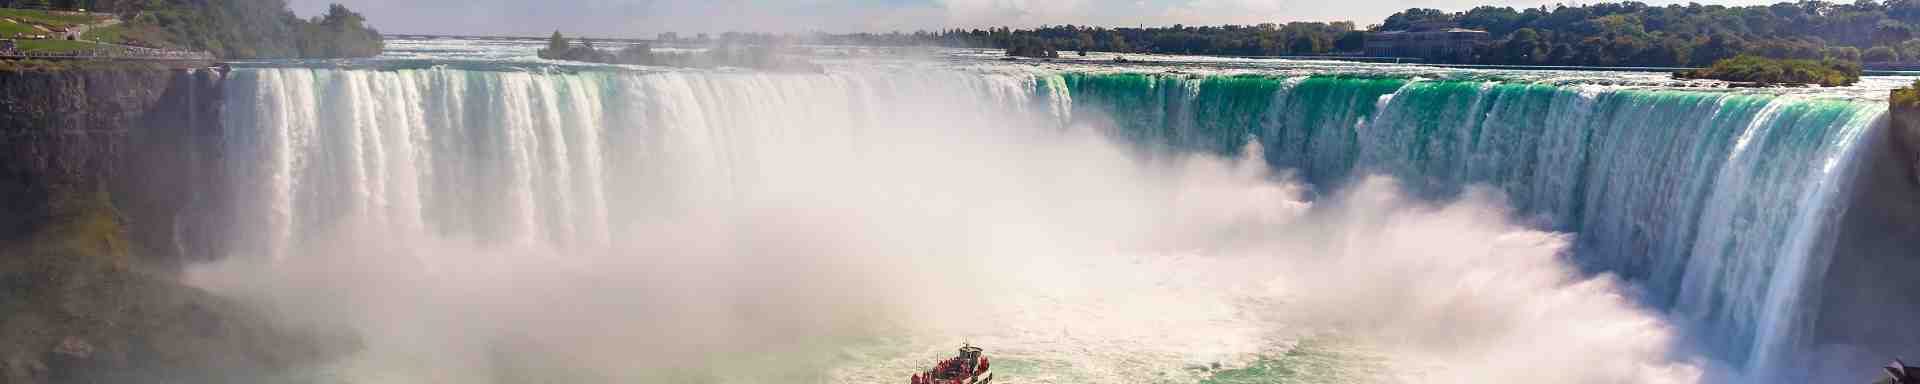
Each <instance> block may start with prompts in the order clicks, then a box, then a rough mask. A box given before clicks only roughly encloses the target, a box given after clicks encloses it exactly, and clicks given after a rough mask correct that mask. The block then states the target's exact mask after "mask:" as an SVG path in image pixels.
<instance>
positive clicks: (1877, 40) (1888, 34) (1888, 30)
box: [1873, 20, 1913, 46]
mask: <svg viewBox="0 0 1920 384" xmlns="http://www.w3.org/2000/svg"><path fill="white" fill-rule="evenodd" d="M1912 38H1913V28H1912V27H1909V26H1907V23H1902V22H1900V21H1899V20H1881V21H1880V24H1879V25H1877V26H1875V27H1874V28H1873V45H1875V46H1881V45H1896V44H1900V42H1903V41H1907V40H1908V39H1912Z"/></svg>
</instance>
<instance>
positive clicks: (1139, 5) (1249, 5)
mask: <svg viewBox="0 0 1920 384" xmlns="http://www.w3.org/2000/svg"><path fill="white" fill-rule="evenodd" d="M291 2H292V4H293V7H294V10H295V11H296V12H298V13H300V14H301V15H313V14H316V13H318V12H320V11H321V10H323V9H325V7H326V5H327V4H328V3H333V2H338V3H342V4H346V5H347V6H348V7H349V8H353V9H354V10H357V11H360V13H362V14H365V15H366V16H367V18H368V19H370V20H371V21H372V23H373V24H374V25H375V26H377V27H379V28H380V29H381V31H384V32H388V33H449V34H486V35H544V34H546V33H548V32H552V31H553V30H555V29H559V30H561V31H565V32H568V33H569V34H586V35H591V36H607V37H643V36H653V35H654V34H657V33H659V32H664V31H678V32H681V33H698V32H722V31H761V32H805V31H827V32H850V31H871V32H884V31H890V30H905V31H911V30H916V29H932V28H949V27H967V28H971V27H986V26H998V25H1007V26H1015V27H1025V26H1034V25H1040V24H1080V25H1105V26H1136V25H1172V24H1177V23H1184V24H1194V25H1197V24H1226V23H1233V24H1257V23H1262V22H1287V21H1345V20H1351V21H1355V22H1357V23H1359V24H1360V25H1363V26H1364V25H1367V24H1374V23H1379V22H1380V20H1382V19H1384V18H1386V16H1387V15H1389V14H1392V13H1393V12H1396V11H1399V10H1403V9H1407V8H1411V7H1426V8H1440V9H1445V10H1449V11H1453V10H1464V9H1467V8H1471V7H1474V6H1477V5H1483V4H1490V3H1491V4H1495V5H1504V6H1513V7H1535V6H1541V5H1547V4H1557V3H1563V2H1569V3H1570V2H1574V1H1570V0H291ZM1646 2H1647V3H1649V4H1668V3H1674V2H1676V1H1671V0H1666V1H1663V0H1648V1H1646ZM1699 2H1701V3H1705V4H1729V5H1746V4H1763V3H1770V2H1772V1H1768V0H1703V1H1699Z"/></svg>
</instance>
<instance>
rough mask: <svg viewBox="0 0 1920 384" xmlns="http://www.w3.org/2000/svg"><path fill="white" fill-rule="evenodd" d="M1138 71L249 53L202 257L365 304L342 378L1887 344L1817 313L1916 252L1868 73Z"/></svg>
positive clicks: (1294, 367) (1428, 360) (713, 378)
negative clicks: (1817, 81)
mask: <svg viewBox="0 0 1920 384" xmlns="http://www.w3.org/2000/svg"><path fill="white" fill-rule="evenodd" d="M1151 71H1156V69H1151V68H1127V67H1120V68H1118V70H1115V69H1114V68H1089V67H1073V66H1063V67H1028V66H1018V65H1013V64H998V63H992V62H981V63H964V64H954V65H899V64H893V63H882V64H874V63H859V62H855V63H842V64H836V65H834V66H830V67H829V69H828V70H827V71H826V72H825V73H760V72H747V71H692V70H665V71H653V70H646V71H642V70H631V69H613V68H590V69H579V68H559V67H553V66H546V65H499V66H474V65H435V66H418V65H397V66H390V67H378V66H375V67H371V68H363V69H344V68H316V67H302V66H259V67H244V66H243V67H242V68H239V69H236V70H235V71H233V72H232V73H231V74H230V75H229V76H228V78H227V79H226V83H225V88H226V96H225V97H226V98H225V102H226V107H225V117H224V119H225V121H224V122H223V125H224V126H225V131H226V137H225V138H224V140H225V145H226V150H227V151H229V152H230V153H229V154H228V156H226V157H225V159H227V160H226V161H227V162H228V164H227V166H228V167H229V169H228V172H229V173H230V174H232V175H234V176H233V179H234V182H233V185H232V186H231V188H233V189H234V191H235V192H234V193H233V195H234V196H239V198H238V200H236V201H234V202H233V203H232V204H233V205H234V206H235V208H234V209H233V211H234V212H237V214H236V217H234V218H233V227H234V229H233V230H231V231H230V232H231V234H230V236H229V237H230V242H231V243H232V245H231V246H230V247H229V248H230V250H229V253H231V254H232V255H231V256H229V257H228V258H227V259H226V260H225V261H223V262H220V263H216V264H214V265H208V266H204V267H202V268H199V269H198V270H196V271H195V272H194V275H195V276H196V278H197V279H198V280H197V281H199V284H202V285H203V286H207V287H210V289H213V290H215V291H217V292H229V293H234V294H235V295H237V296H241V297H244V298H246V300H250V301H253V302H259V303H265V304H266V305H271V306H275V307H276V308H281V310H280V312H282V313H287V314H290V315H291V316H292V317H295V318H302V319H310V320H312V321H317V322H331V323H339V324H344V325H346V326H348V327H350V328H352V329H355V330H356V331H357V332H358V333H359V334H360V340H361V341H360V343H361V345H362V348H363V349H364V352H362V353H360V357H357V358H353V359H349V361H345V362H341V363H339V364H336V365H335V366H333V367H329V368H327V372H326V373H324V375H326V376H327V377H343V378H347V380H348V381H356V382H357V381H392V380H399V381H435V380H455V381H470V382H519V381H524V379H527V378H534V377H537V378H543V379H553V380H559V381H570V382H628V381H636V380H637V381H655V382H767V381H804V382H876V381H885V380H904V379H903V377H905V375H910V374H911V373H912V372H915V371H916V370H917V369H920V368H923V367H918V366H919V365H922V364H921V363H923V362H924V361H931V360H930V359H932V358H935V357H936V356H939V355H941V354H948V353H950V351H948V350H949V349H951V347H952V346H953V345H957V344H959V343H960V342H962V341H966V342H972V343H974V344H977V345H983V346H985V347H986V348H988V349H987V351H988V352H987V353H988V354H989V355H990V356H992V357H993V359H994V360H993V362H994V366H995V368H997V369H996V370H995V371H996V373H998V374H1002V375H1007V376H1008V377H1009V378H1010V380H1011V378H1018V381H1022V382H1220V383H1228V382H1268V381H1288V382H1402V381H1442V382H1535V381H1560V382H1567V381H1571V382H1695V381H1702V380H1706V381H1715V380H1726V381H1738V380H1739V379H1740V378H1755V379H1756V380H1773V379H1775V378H1779V377H1801V378H1805V377H1808V376H1809V375H1826V374H1827V373H1817V374H1816V373H1810V372H1813V371H1814V370H1816V369H1819V368H1820V367H1817V365H1819V364H1820V363H1819V362H1817V361H1815V360H1816V357H1815V356H1816V355H1819V354H1821V353H1822V352H1823V351H1827V352H1831V351H1835V350H1839V349H1835V348H1840V349H1844V350H1847V351H1857V352H1861V356H1862V357H1863V358H1868V359H1869V360H1867V361H1848V362H1844V363H1842V365H1846V367H1848V368H1853V367H1854V366H1858V365H1861V364H1868V365H1867V366H1868V367H1871V366H1874V365H1877V364H1878V362H1879V361H1881V360H1884V358H1885V357H1887V356H1891V355H1885V354H1889V353H1895V352H1897V351H1912V350H1914V349H1913V348H1914V347H1912V346H1911V345H1886V344H1877V343H1878V342H1880V341H1886V340H1879V341H1874V340H1871V339H1872V336H1871V335H1866V336H1863V335H1861V334H1860V332H1851V331H1847V330H1846V329H1836V328H1835V327H1836V326H1835V324H1851V323H1859V322H1860V321H1859V320H1858V319H1859V318H1862V317H1871V316H1883V315H1887V314H1894V313H1910V312H1911V311H1910V310H1908V309H1905V308H1904V307H1903V308H1881V307H1883V306H1885V305H1886V304H1878V303H1876V302H1871V301H1864V300H1863V301H1855V300H1852V299H1848V298H1849V297H1866V296H1876V295H1877V296H1891V297H1901V296H1899V295H1898V294H1897V293H1895V292H1894V291H1896V290H1898V289H1903V288H1902V287H1905V285H1900V284H1885V285H1879V284H1863V283H1859V282H1857V281H1855V280H1854V279H1855V278H1857V277H1858V276H1863V275H1862V274H1868V275H1871V274H1872V273H1874V272H1872V271H1873V270H1874V269H1876V267H1875V266H1874V263H1872V262H1864V261H1861V260H1879V259H1888V258H1892V259H1899V258H1900V257H1899V256H1902V255H1903V253H1904V255H1907V256H1910V255H1911V250H1910V248H1903V247H1900V246H1898V245H1897V244H1901V239H1902V238H1903V237H1902V236H1906V235H1905V234H1903V232H1899V231H1894V230H1888V229H1885V228H1887V226H1888V225H1889V224H1888V222H1889V221H1894V222H1895V223H1894V224H1897V225H1912V224H1911V223H1905V222H1899V220H1904V219H1900V218H1898V216H1897V215H1889V216H1885V217H1881V216H1875V217H1874V218H1871V219H1870V218H1866V216H1862V215H1863V214H1862V213H1861V212H1870V213H1871V212H1887V211H1888V210H1890V209H1894V208H1888V207H1891V206H1893V205H1896V204H1907V202H1909V201H1911V200H1902V199H1913V198H1914V197H1913V195H1904V194H1901V193H1898V192H1886V191H1887V190H1890V189H1891V190H1896V191H1897V190H1898V189H1897V188H1911V186H1906V185H1905V184H1902V183H1899V182H1889V181H1886V180H1881V179H1884V177H1879V176H1876V175H1880V174H1882V173H1888V172H1895V171H1889V170H1887V169H1885V168H1888V167H1891V165H1888V164H1890V163H1894V162H1895V161H1888V160H1885V159H1884V158H1886V157H1888V156H1884V155H1883V153H1885V152H1887V151H1891V149H1889V147H1888V146H1889V145H1890V144H1888V143H1887V142H1886V141H1888V140H1886V139H1885V138H1886V137H1890V136H1891V135H1892V134H1891V133H1890V132H1889V128H1888V126H1889V123H1888V120H1889V118H1888V117H1887V115H1888V112H1887V107H1886V106H1885V103H1884V101H1875V100H1873V99H1871V98H1861V97H1839V96H1834V95H1823V94H1818V93H1809V92H1768V91H1729V90H1716V89H1688V88H1678V87H1671V86H1666V85H1609V84H1605V83H1602V82H1597V81H1580V80H1543V79H1529V78H1525V77H1500V76H1455V75H1445V76H1424V75H1407V74H1402V73H1368V72H1365V71H1359V70H1356V71H1349V72H1339V71H1321V72H1314V73H1287V74H1284V75H1283V74H1277V72H1276V73H1252V74H1247V73H1217V74H1187V73H1181V74H1170V73H1153V72H1151ZM1436 71H1437V70H1436ZM1322 72H1324V73H1322ZM1863 188H1876V190H1877V192H1873V193H1867V192H1865V191H1863V190H1862V189H1863ZM1889 217H1892V218H1889ZM1906 240H1912V239H1911V238H1907V239H1906ZM1842 276H1850V277H1844V278H1843V277H1842ZM1873 276H1882V277H1884V276H1883V275H1873ZM1835 279H1843V280H1845V281H1837V280H1835ZM1835 290H1844V291H1845V293H1837V292H1835ZM1896 304H1897V303H1896ZM1356 306H1361V307H1368V308H1355V307H1356ZM1842 307H1844V308H1842ZM1846 328H1847V329H1859V327H1857V326H1848V327H1846ZM1899 337H1905V338H1906V339H1901V340H1905V341H1920V337H1909V336H1904V335H1903V336H1899ZM949 344H953V345H949ZM1408 365H1411V366H1413V367H1415V368H1414V369H1407V368H1406V366H1408ZM1543 365H1545V366H1553V367H1577V368H1566V369H1557V368H1556V369H1539V368H1540V367H1541V366H1543ZM1542 371H1551V372H1542ZM1703 372H1704V373H1703ZM1865 372H1867V373H1872V372H1871V371H1865ZM1838 374H1843V375H1853V374H1858V372H1842V373H1838ZM1820 377H1826V376H1820ZM1845 377H1849V378H1851V377H1852V376H1845ZM1863 377H1864V376H1863ZM1249 380H1251V381H1249Z"/></svg>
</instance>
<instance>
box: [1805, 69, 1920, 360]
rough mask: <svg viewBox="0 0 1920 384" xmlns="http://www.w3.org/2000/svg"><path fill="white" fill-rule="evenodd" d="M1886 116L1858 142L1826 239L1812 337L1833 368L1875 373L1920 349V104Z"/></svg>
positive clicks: (1891, 111) (1894, 111)
mask: <svg viewBox="0 0 1920 384" xmlns="http://www.w3.org/2000/svg"><path fill="white" fill-rule="evenodd" d="M1888 117H1889V118H1888V119H1887V125H1886V126H1883V127H1876V128H1878V129H1876V131H1874V132H1871V133H1870V134H1875V135H1882V136H1880V137H1879V138H1878V139H1876V140H1870V141H1868V142H1867V143H1868V144H1867V145H1866V146H1864V147H1862V148H1860V149H1859V150H1861V151H1863V152H1861V153H1860V154H1859V156H1862V157H1861V158H1860V161H1861V163H1860V167H1861V168H1860V169H1859V170H1858V172H1860V175H1859V176H1857V177H1855V178H1853V182H1852V185H1849V186H1847V189H1848V191H1849V197H1848V201H1847V203H1848V207H1847V210H1846V211H1845V215H1846V216H1845V217H1844V218H1843V219H1842V220H1841V221H1840V225H1839V226H1838V227H1837V228H1834V230H1837V231H1838V233H1837V234H1836V236H1835V239H1834V241H1833V242H1832V243H1831V244H1830V245H1822V246H1831V247H1832V249H1833V251H1832V258H1831V264H1830V265H1829V266H1828V269H1827V272H1826V277H1825V278H1824V279H1822V280H1823V284H1824V289H1822V290H1821V293H1822V294H1821V297H1819V298H1818V299H1819V303H1820V313H1819V316H1817V318H1816V319H1817V320H1816V321H1817V323H1816V324H1814V326H1815V327H1816V329H1817V332H1818V338H1817V339H1816V340H1813V343H1814V344H1815V345H1814V347H1815V348H1818V350H1819V351H1820V352H1821V354H1823V355H1825V356H1828V359H1830V360H1833V362H1832V363H1831V364H1830V365H1832V366H1831V367H1826V368H1825V370H1827V371H1831V372H1844V373H1862V372H1864V373H1866V374H1868V375H1871V374H1873V373H1875V372H1878V370H1877V369H1878V368H1877V367H1878V365H1877V364H1884V363H1885V361H1884V360H1888V359H1891V358H1893V357H1898V356H1914V355H1915V354H1920V329H1915V328H1914V327H1911V326H1909V325H1910V324H1912V323H1913V321H1914V320H1915V319H1920V279H1915V278H1914V275H1915V273H1917V271H1920V257H1915V255H1916V253H1915V251H1914V249H1915V247H1916V244H1915V241H1916V239H1920V108H1909V107H1903V106H1897V105H1896V106H1894V107H1893V108H1892V109H1890V110H1888ZM1838 377H1844V376H1838ZM1861 377H1862V378H1863V379H1862V380H1860V381H1862V382H1864V381H1865V380H1866V379H1865V378H1866V377H1867V376H1861Z"/></svg>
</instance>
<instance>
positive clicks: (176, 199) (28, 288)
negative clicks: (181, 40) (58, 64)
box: [0, 65, 328, 384]
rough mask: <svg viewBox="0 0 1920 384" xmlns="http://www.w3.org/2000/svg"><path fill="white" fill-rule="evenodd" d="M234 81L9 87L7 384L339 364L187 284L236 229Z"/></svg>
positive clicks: (113, 75) (3, 297)
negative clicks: (229, 143) (230, 151)
mask: <svg viewBox="0 0 1920 384" xmlns="http://www.w3.org/2000/svg"><path fill="white" fill-rule="evenodd" d="M222 77H223V75H222V74H221V73H219V72H217V71H212V70H207V69H190V68H165V67H149V66H141V65H118V66H108V67H98V68H68V69H48V70H18V71H0V384H16V383H63V382H86V383H102V382H105V383H118V382H202V383H207V382H260V381H262V380H263V378H270V377H273V375H276V374H278V372H283V371H286V370H288V369H291V368H294V367H296V366H299V365H301V364H303V363H306V362H312V361H317V360H320V359H321V358H322V357H324V356H327V355H328V352H327V351H328V349H327V348H323V347H322V344H321V343H320V342H318V341H319V340H322V339H324V338H322V337H320V336H319V334H318V333H317V332H312V331H307V330H299V329H289V328H284V327H280V326H278V325H276V324H277V323H276V322H275V321H272V319H269V318H268V317H267V316H265V315H264V314H261V313H257V312H254V311H251V310H249V309H248V308H245V307H243V306H242V305H240V304H238V303H235V302H232V301H230V300H226V299H223V298H220V297H215V296H213V295H210V294H208V293H206V292H204V291H202V290H199V289H196V288H193V287H189V286H186V285H184V284H181V283H180V282H179V279H178V276H179V271H180V267H181V266H182V265H184V264H185V263H188V262H191V261H194V260H197V259H207V258H212V257H215V256H217V255H220V252H221V250H220V249H219V247H217V246H216V244H218V243H217V242H216V241H215V240H213V239H214V238H215V236H216V235H217V234H218V233H219V231H222V230H223V229H224V228H225V227H224V225H223V219H222V218H224V217H228V216H230V214H228V212H227V210H226V209H225V208H224V207H223V204H222V203H221V202H224V201H226V200H227V199H226V198H225V196H223V195H222V192H221V191H224V190H226V187H225V186H226V183H227V181H226V180H225V177H224V172H223V170H222V169H223V167H221V166H220V165H219V164H221V163H220V161H219V159H218V157H219V156H220V154H221V153H223V152H222V151H221V148H220V145H221V141H222V140H221V137H222V131H221V127H220V125H219V121H220V120H219V116H220V106H221V86H220V82H221V81H222Z"/></svg>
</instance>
